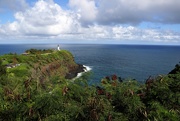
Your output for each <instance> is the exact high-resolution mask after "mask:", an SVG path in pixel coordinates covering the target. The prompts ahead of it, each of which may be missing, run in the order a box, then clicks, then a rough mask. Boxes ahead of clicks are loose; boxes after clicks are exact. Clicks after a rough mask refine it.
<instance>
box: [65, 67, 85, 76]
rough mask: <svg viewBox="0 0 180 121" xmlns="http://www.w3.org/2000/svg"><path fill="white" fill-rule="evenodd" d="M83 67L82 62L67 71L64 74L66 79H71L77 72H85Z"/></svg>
mask: <svg viewBox="0 0 180 121" xmlns="http://www.w3.org/2000/svg"><path fill="white" fill-rule="evenodd" d="M85 69H86V68H85V67H84V66H83V65H82V64H78V66H77V68H75V69H73V70H71V71H70V72H69V73H67V74H66V76H65V78H66V79H73V78H75V77H77V75H78V73H81V72H85Z"/></svg>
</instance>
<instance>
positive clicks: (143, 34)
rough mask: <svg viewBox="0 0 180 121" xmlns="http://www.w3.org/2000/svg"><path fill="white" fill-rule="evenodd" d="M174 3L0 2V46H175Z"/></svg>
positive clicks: (178, 4) (177, 18) (177, 6)
mask: <svg viewBox="0 0 180 121" xmlns="http://www.w3.org/2000/svg"><path fill="white" fill-rule="evenodd" d="M179 13H180V0H0V44H9V43H73V44H74V43H85V44H89V43H90V44H150V45H152V44H153V45H180V14H179Z"/></svg>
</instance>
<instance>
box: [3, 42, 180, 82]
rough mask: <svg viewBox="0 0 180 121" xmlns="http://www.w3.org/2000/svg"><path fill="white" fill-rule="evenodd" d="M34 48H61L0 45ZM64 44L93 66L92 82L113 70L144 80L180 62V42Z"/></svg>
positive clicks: (14, 50) (18, 49) (81, 61)
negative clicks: (153, 43) (171, 44)
mask: <svg viewBox="0 0 180 121" xmlns="http://www.w3.org/2000/svg"><path fill="white" fill-rule="evenodd" d="M31 48H36V49H57V44H14V45H5V44H4V45H0V55H3V54H7V53H10V52H11V53H17V54H21V53H23V52H24V51H25V50H27V49H31ZM60 48H61V49H66V50H69V51H70V52H71V53H72V54H73V55H74V57H75V61H76V62H77V63H79V64H83V65H86V66H88V67H90V68H91V69H92V77H91V79H90V84H96V83H99V82H100V80H101V79H102V78H103V77H105V76H110V75H113V74H116V75H118V76H121V77H122V78H129V79H136V80H138V81H140V82H144V81H145V80H146V79H147V78H148V77H149V76H150V75H151V76H157V75H159V74H167V73H168V72H169V71H170V70H172V69H173V68H174V66H175V64H177V63H179V62H180V46H154V45H93V44H91V45H88V44H87V45H85V44H60Z"/></svg>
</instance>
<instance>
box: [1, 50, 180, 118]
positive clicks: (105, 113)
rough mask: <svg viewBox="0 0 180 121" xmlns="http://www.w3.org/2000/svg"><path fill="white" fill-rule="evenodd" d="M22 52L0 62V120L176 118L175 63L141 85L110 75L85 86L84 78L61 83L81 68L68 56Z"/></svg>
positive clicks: (179, 102) (178, 86)
mask: <svg viewBox="0 0 180 121" xmlns="http://www.w3.org/2000/svg"><path fill="white" fill-rule="evenodd" d="M34 52H35V53H34ZM27 53H28V54H27ZM27 53H26V54H25V55H16V54H7V55H3V56H1V57H0V58H1V60H2V61H0V97H1V98H0V121H1V120H2V121H10V120H13V121H19V120H26V121H32V120H33V121H56V120H60V121H119V120H120V121H147V120H150V121H151V120H152V121H178V120H179V119H180V65H179V64H177V65H176V66H175V68H174V69H173V70H172V71H171V72H170V73H169V74H167V75H159V76H158V77H156V78H152V77H149V78H148V79H147V80H146V83H145V84H140V83H138V81H136V80H122V79H121V78H119V77H118V76H116V75H111V76H107V77H105V78H103V79H102V80H101V81H100V80H97V81H99V83H100V85H99V86H93V85H92V86H90V85H88V83H87V78H88V77H87V76H88V75H84V76H82V77H81V78H78V79H76V80H74V81H73V82H72V81H69V80H68V79H66V78H67V77H68V76H69V75H72V74H70V73H72V72H73V73H74V72H75V70H79V68H82V66H80V65H78V64H76V63H75V62H74V59H73V56H72V54H71V53H69V52H68V51H65V50H63V51H52V52H42V51H37V52H36V51H32V52H29V51H27ZM8 64H12V65H11V66H14V67H13V68H9V67H8V66H7V65H8Z"/></svg>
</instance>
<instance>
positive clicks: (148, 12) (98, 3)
mask: <svg viewBox="0 0 180 121" xmlns="http://www.w3.org/2000/svg"><path fill="white" fill-rule="evenodd" d="M69 4H70V7H71V8H72V9H74V10H76V11H77V12H78V13H79V14H80V16H81V20H82V21H83V23H87V24H92V23H98V24H104V25H116V24H132V25H137V24H139V23H141V22H156V23H165V24H180V14H179V11H180V1H179V0H156V1H154V0H111V1H109V0H70V1H69ZM90 22H91V23H90Z"/></svg>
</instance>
